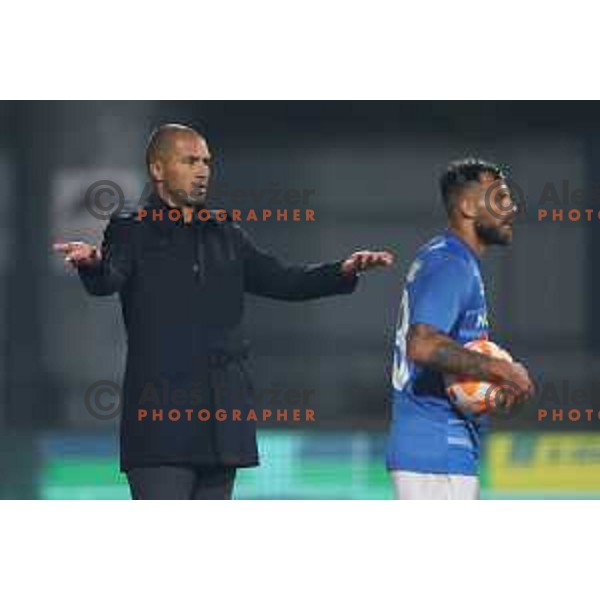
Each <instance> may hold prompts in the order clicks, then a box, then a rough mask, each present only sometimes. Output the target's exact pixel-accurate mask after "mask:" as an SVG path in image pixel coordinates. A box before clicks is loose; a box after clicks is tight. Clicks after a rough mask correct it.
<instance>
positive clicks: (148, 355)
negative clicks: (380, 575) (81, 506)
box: [55, 124, 393, 499]
mask: <svg viewBox="0 0 600 600" xmlns="http://www.w3.org/2000/svg"><path fill="white" fill-rule="evenodd" d="M211 158H212V157H211V153H210V149H209V147H208V144H207V142H206V139H205V138H204V137H203V136H202V135H200V134H199V133H198V132H196V131H195V130H194V129H191V128H189V127H186V126H184V125H179V124H168V125H163V126H161V127H159V128H158V129H157V130H156V131H155V132H154V133H153V134H152V136H151V137H150V140H149V143H148V146H147V152H146V164H147V168H148V173H149V175H150V178H151V180H152V183H153V187H154V192H153V193H152V194H151V195H150V197H149V199H148V202H147V204H146V207H145V211H146V214H147V216H146V217H145V218H140V217H139V215H136V214H124V213H121V214H118V215H114V216H113V218H112V219H111V221H110V222H109V225H108V227H107V228H106V231H105V233H104V239H103V242H102V248H101V251H99V250H98V249H97V248H95V247H94V246H92V245H89V244H84V243H82V242H71V243H66V244H56V245H55V249H56V250H57V251H60V252H62V253H64V255H65V260H66V261H67V262H68V263H70V264H71V265H73V266H74V267H76V268H77V270H78V272H79V276H80V278H81V280H82V282H83V285H84V286H85V289H86V290H87V291H88V292H89V293H90V294H93V295H97V296H105V295H110V294H113V293H118V295H119V298H120V302H121V307H122V312H123V318H124V323H125V328H126V330H127V340H128V352H127V363H126V371H125V380H124V385H123V408H122V419H121V432H120V441H121V444H120V468H121V471H123V472H125V473H126V474H127V478H128V481H129V484H130V488H131V494H132V497H133V498H134V499H216V498H220V499H229V498H230V497H231V495H232V490H233V483H234V478H235V473H236V469H237V468H240V467H253V466H256V465H258V454H257V448H256V422H255V420H252V419H250V420H248V418H247V417H248V414H250V410H251V409H252V384H251V381H250V379H249V376H248V370H247V368H246V366H245V360H246V358H247V342H246V340H245V339H244V336H243V333H242V329H241V324H242V314H243V309H244V294H245V293H250V294H255V295H258V296H265V297H268V298H274V299H278V300H289V301H301V300H310V299H313V298H321V297H324V296H330V295H334V294H348V293H351V292H352V291H353V290H354V289H355V287H356V284H357V273H359V272H360V271H365V270H368V269H372V268H374V267H377V266H387V265H391V264H392V261H393V257H392V256H391V254H389V253H388V252H370V251H361V252H355V253H353V254H352V255H351V256H350V257H349V258H347V259H345V260H339V261H336V262H332V263H326V264H318V265H307V266H298V265H287V264H284V263H283V262H281V261H280V260H278V259H277V258H276V257H274V256H273V255H271V254H270V253H268V252H266V251H265V250H262V249H260V248H258V247H257V246H256V245H255V243H254V242H253V241H252V240H251V238H250V237H249V236H248V234H247V233H246V232H245V231H244V230H243V229H242V228H241V227H240V226H239V225H238V224H236V223H234V222H232V221H231V220H230V219H222V218H221V216H220V215H219V214H217V212H215V211H208V210H206V211H204V216H203V217H200V216H199V214H200V213H199V209H205V208H206V198H207V192H208V186H209V180H210V170H211ZM174 210H175V211H176V212H175V216H176V217H177V218H176V219H172V218H171V217H172V216H173V211H174ZM158 214H162V218H160V219H159V218H155V217H156V215H158ZM219 411H220V412H219ZM223 417H224V418H223ZM236 417H238V418H236Z"/></svg>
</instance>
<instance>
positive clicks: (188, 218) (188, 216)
mask: <svg viewBox="0 0 600 600" xmlns="http://www.w3.org/2000/svg"><path fill="white" fill-rule="evenodd" d="M155 191H156V195H157V196H158V197H159V198H160V199H161V201H162V202H163V203H164V204H166V205H167V206H168V207H169V208H172V209H176V210H179V211H181V214H182V215H183V222H184V223H185V224H186V225H189V224H190V223H191V222H192V220H193V218H194V207H193V206H190V205H189V204H183V205H178V204H175V202H174V201H173V200H172V199H171V197H170V195H169V194H168V193H166V192H164V191H163V190H162V189H160V188H159V187H157V188H156V189H155Z"/></svg>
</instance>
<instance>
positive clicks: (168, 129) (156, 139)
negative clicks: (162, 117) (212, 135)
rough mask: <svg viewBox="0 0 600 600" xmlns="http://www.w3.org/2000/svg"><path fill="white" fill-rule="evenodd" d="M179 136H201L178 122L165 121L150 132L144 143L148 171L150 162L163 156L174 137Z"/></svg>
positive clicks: (170, 148) (171, 146)
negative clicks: (146, 142) (146, 141)
mask: <svg viewBox="0 0 600 600" xmlns="http://www.w3.org/2000/svg"><path fill="white" fill-rule="evenodd" d="M179 136H191V137H199V138H202V139H204V138H203V136H202V135H200V134H199V133H198V132H197V131H196V130H195V129H193V128H192V127H188V126H187V125H180V124H179V123H165V124H164V125H160V126H159V127H157V128H156V129H155V130H154V131H153V132H152V133H151V134H150V139H149V140H148V144H147V145H146V168H147V169H148V172H150V164H151V163H153V162H156V160H157V159H159V158H164V157H165V156H166V155H167V154H168V153H169V152H170V151H171V150H172V148H173V144H174V142H175V139H177V137H179Z"/></svg>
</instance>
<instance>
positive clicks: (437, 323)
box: [386, 230, 488, 475]
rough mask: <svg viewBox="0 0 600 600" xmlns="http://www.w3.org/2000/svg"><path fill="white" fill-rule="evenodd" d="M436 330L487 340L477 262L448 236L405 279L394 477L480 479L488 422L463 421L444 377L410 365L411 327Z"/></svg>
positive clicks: (391, 445) (392, 444) (390, 462)
mask: <svg viewBox="0 0 600 600" xmlns="http://www.w3.org/2000/svg"><path fill="white" fill-rule="evenodd" d="M418 323H421V324H426V325H431V326H432V327H435V328H436V329H437V330H438V331H439V332H440V333H443V334H445V335H447V336H448V337H450V338H452V339H453V340H455V341H456V342H458V343H459V344H461V345H464V344H465V343H467V342H469V341H471V340H475V339H487V337H488V317H487V305H486V300H485V289H484V285H483V280H482V278H481V273H480V269H479V258H478V257H477V255H476V254H475V253H474V252H473V250H472V249H471V248H470V247H469V246H468V245H467V244H466V243H465V242H464V241H462V240H461V238H460V237H458V236H457V235H455V234H454V233H452V232H451V231H449V230H446V231H445V232H444V233H443V234H442V235H439V236H437V237H434V238H433V239H432V240H430V241H429V242H428V243H427V244H425V245H424V246H423V247H421V248H420V249H419V251H418V252H417V256H416V258H415V260H414V262H413V263H412V265H411V267H410V269H409V271H408V274H407V276H406V284H405V288H404V292H403V296H402V302H401V304H400V314H399V317H398V326H397V329H396V340H395V345H394V365H393V373H392V386H393V391H392V421H391V426H390V432H389V436H388V441H387V449H386V464H387V468H388V469H390V470H395V469H400V470H406V471H415V472H420V473H448V474H461V475H476V474H477V473H478V466H479V457H480V453H481V441H482V435H483V433H484V430H485V429H486V427H487V417H486V416H485V415H482V416H479V417H466V416H464V415H462V414H461V413H460V412H459V411H458V410H457V409H456V407H455V406H454V405H453V404H452V402H451V400H450V399H449V397H448V395H447V394H446V392H445V386H444V381H443V376H442V374H441V373H439V372H436V371H433V370H431V369H428V368H426V367H423V366H419V365H416V364H414V363H413V362H412V361H410V360H409V359H408V358H407V356H406V335H407V332H408V328H409V326H410V325H413V324H418Z"/></svg>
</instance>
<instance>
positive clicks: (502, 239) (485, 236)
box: [475, 222, 511, 246]
mask: <svg viewBox="0 0 600 600" xmlns="http://www.w3.org/2000/svg"><path fill="white" fill-rule="evenodd" d="M475 233H476V234H477V237H479V239H480V240H481V241H482V242H483V243H484V244H486V245H487V246H508V245H510V241H511V240H510V237H507V236H503V234H502V231H501V229H500V227H490V226H487V225H483V224H482V223H477V222H476V223H475Z"/></svg>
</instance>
